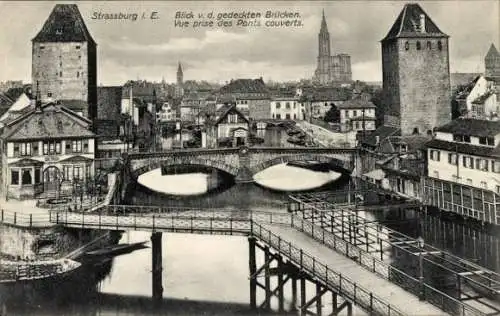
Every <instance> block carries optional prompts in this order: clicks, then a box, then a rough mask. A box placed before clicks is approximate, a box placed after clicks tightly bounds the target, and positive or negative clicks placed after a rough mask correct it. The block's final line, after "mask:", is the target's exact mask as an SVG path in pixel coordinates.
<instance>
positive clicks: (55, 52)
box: [31, 4, 97, 120]
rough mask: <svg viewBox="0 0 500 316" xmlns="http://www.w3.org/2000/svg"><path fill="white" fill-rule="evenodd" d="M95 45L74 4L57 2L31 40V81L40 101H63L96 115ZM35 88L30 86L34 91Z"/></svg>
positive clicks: (85, 115) (91, 116)
mask: <svg viewBox="0 0 500 316" xmlns="http://www.w3.org/2000/svg"><path fill="white" fill-rule="evenodd" d="M96 52H97V44H96V43H95V42H94V39H93V38H92V36H91V35H90V33H89V31H88V29H87V27H86V26H85V23H84V21H83V18H82V16H81V14H80V11H79V10H78V7H77V5H75V4H56V5H55V7H54V9H53V10H52V13H51V14H50V16H49V18H48V19H47V20H46V21H45V24H44V25H43V27H42V29H41V30H40V32H38V34H37V35H36V36H35V37H34V38H33V39H32V72H31V76H32V84H33V85H35V84H36V83H37V82H38V83H39V93H40V96H41V99H42V102H47V101H50V100H64V101H67V102H65V104H66V105H68V107H69V108H70V109H71V110H74V111H75V112H77V113H81V114H82V115H83V116H84V117H87V118H89V119H91V120H94V119H95V118H96V115H97V108H96V107H97V57H96V56H97V53H96ZM34 88H35V87H33V90H34Z"/></svg>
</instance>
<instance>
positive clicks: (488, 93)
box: [472, 90, 495, 104]
mask: <svg viewBox="0 0 500 316" xmlns="http://www.w3.org/2000/svg"><path fill="white" fill-rule="evenodd" d="M493 94H495V92H494V91H492V90H489V91H486V93H484V94H482V95H480V96H479V97H477V98H476V99H475V100H474V101H472V103H474V104H484V101H486V100H488V98H489V97H491V96H492V95H493Z"/></svg>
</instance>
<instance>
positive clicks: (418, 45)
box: [417, 41, 422, 50]
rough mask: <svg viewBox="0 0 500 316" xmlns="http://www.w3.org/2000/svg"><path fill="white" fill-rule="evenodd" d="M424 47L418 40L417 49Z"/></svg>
mask: <svg viewBox="0 0 500 316" xmlns="http://www.w3.org/2000/svg"><path fill="white" fill-rule="evenodd" d="M421 48H422V47H421V46H420V42H419V41H417V50H420V49H421Z"/></svg>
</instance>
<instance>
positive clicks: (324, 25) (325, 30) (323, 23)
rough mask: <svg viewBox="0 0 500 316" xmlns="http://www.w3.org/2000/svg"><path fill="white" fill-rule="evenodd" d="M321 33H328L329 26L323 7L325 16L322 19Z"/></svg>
mask: <svg viewBox="0 0 500 316" xmlns="http://www.w3.org/2000/svg"><path fill="white" fill-rule="evenodd" d="M319 33H320V34H325V33H326V34H328V26H327V25H326V18H325V9H323V18H322V19H321V29H320V30H319Z"/></svg>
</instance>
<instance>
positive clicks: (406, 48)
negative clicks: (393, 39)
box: [405, 42, 410, 50]
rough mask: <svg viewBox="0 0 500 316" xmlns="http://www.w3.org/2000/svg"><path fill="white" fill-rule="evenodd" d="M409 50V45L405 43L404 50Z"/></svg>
mask: <svg viewBox="0 0 500 316" xmlns="http://www.w3.org/2000/svg"><path fill="white" fill-rule="evenodd" d="M409 49H410V43H408V42H405V50H409Z"/></svg>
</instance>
